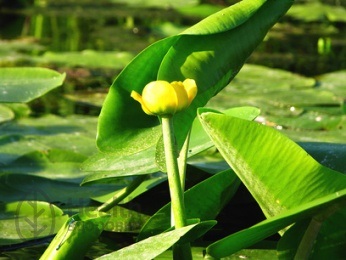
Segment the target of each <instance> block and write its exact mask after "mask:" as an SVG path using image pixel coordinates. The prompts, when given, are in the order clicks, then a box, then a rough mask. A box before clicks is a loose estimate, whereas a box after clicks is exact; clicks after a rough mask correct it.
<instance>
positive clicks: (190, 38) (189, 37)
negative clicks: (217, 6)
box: [97, 0, 291, 155]
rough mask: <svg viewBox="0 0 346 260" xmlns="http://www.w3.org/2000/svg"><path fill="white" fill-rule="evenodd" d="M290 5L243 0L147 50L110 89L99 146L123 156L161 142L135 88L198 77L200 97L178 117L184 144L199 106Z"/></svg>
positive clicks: (179, 138) (178, 131) (233, 72)
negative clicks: (132, 96)
mask: <svg viewBox="0 0 346 260" xmlns="http://www.w3.org/2000/svg"><path fill="white" fill-rule="evenodd" d="M290 5H291V1H272V0H269V1H267V2H266V1H262V0H257V1H241V2H240V3H238V4H236V5H234V6H231V7H229V8H226V9H224V10H222V11H220V12H219V13H216V14H214V15H212V16H210V17H208V18H206V19H205V20H203V21H202V22H200V23H199V24H197V25H195V26H193V27H191V28H190V29H188V30H186V31H185V32H183V33H182V34H180V35H177V36H173V37H170V38H166V39H164V40H161V41H158V42H156V43H154V44H153V45H151V46H150V47H148V48H147V49H145V50H144V51H143V52H141V53H140V54H139V55H138V56H137V57H136V58H135V59H134V60H132V62H131V63H130V64H129V65H128V66H127V67H126V68H125V69H124V70H123V71H122V73H121V74H120V75H119V76H118V77H117V79H116V80H115V81H114V83H113V85H112V87H111V88H110V91H109V94H108V95H107V98H106V100H105V103H104V106H103V108H102V111H101V114H100V120H99V128H98V138H97V145H98V147H99V148H100V149H101V150H102V151H103V152H110V153H115V154H117V155H124V154H131V153H136V152H138V151H140V150H144V149H148V148H149V147H152V146H154V145H156V143H157V141H158V140H159V138H160V136H161V129H160V126H159V121H158V120H157V119H156V118H155V117H150V116H147V115H145V114H144V113H143V111H142V109H141V107H140V105H139V104H138V103H136V101H134V100H133V99H132V98H131V97H130V92H131V91H132V90H135V91H137V92H141V91H142V89H143V88H144V86H145V85H146V84H147V83H148V82H150V81H153V80H157V79H164V80H167V81H174V80H183V79H185V78H193V79H195V80H196V82H197V86H198V94H197V97H196V98H195V100H194V102H193V103H192V105H191V106H190V108H189V109H188V110H186V111H184V112H181V113H178V114H177V115H176V117H175V120H174V122H175V123H174V124H175V129H176V136H177V141H178V144H179V145H181V144H182V143H183V141H184V140H185V137H186V134H187V132H188V131H189V128H190V126H191V124H192V121H193V119H194V118H195V116H196V108H197V107H200V106H203V105H205V104H206V103H207V102H208V100H209V99H210V98H211V97H212V96H214V95H215V94H216V93H218V92H219V91H220V90H221V89H222V88H224V87H225V86H226V85H227V84H228V83H229V81H230V80H231V79H232V78H233V77H234V76H235V75H236V74H237V72H238V71H239V69H240V68H241V66H242V65H243V64H244V62H245V60H246V59H247V58H248V56H249V55H250V54H251V53H252V51H253V50H254V48H255V47H256V46H257V45H258V44H259V43H260V42H261V41H262V39H263V38H264V36H265V35H266V33H267V30H269V28H271V26H272V25H274V24H275V22H276V21H277V20H278V18H279V17H281V16H282V15H283V14H284V13H285V12H286V11H287V9H288V8H289V7H290ZM230 46H231V47H230ZM206 71H208V73H206ZM143 140H146V141H145V142H143Z"/></svg>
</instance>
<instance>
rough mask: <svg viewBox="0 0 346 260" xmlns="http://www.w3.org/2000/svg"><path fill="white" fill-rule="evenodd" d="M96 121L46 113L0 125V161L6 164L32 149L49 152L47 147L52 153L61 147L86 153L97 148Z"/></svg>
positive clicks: (77, 154) (73, 151)
mask: <svg viewBox="0 0 346 260" xmlns="http://www.w3.org/2000/svg"><path fill="white" fill-rule="evenodd" d="M96 123H97V118H96V117H87V116H76V115H75V116H69V117H65V118H63V117H59V116H54V115H46V116H43V117H40V118H22V119H19V120H16V121H13V122H10V123H8V124H6V126H5V125H0V144H1V146H0V160H1V162H2V163H3V164H4V165H8V164H11V163H13V161H15V160H16V159H19V158H20V157H23V156H27V155H29V154H30V153H33V152H34V153H35V152H36V153H43V154H53V153H50V150H55V152H54V154H56V155H57V153H56V152H57V151H58V150H62V151H70V153H72V154H75V155H74V156H73V157H76V156H79V157H80V158H82V157H85V156H90V155H91V154H93V153H95V152H96V151H97V149H96V146H95V133H96ZM60 154H61V155H63V153H62V152H61V153H60ZM70 161H71V160H70ZM12 166H14V167H15V165H12ZM41 169H42V168H41ZM36 170H40V168H39V167H37V168H36ZM66 175H67V174H66ZM74 177H75V176H74Z"/></svg>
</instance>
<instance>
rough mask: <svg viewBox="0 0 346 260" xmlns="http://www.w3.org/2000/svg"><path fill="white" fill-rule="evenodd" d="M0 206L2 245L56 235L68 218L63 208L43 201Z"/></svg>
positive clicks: (28, 201) (23, 201)
mask: <svg viewBox="0 0 346 260" xmlns="http://www.w3.org/2000/svg"><path fill="white" fill-rule="evenodd" d="M2 197H3V196H2ZM0 207H1V210H0V229H1V230H2V232H1V234H0V245H1V246H2V245H13V244H18V243H23V242H25V241H29V240H35V239H39V238H43V237H47V236H51V235H54V234H56V233H57V232H58V230H59V229H60V227H61V226H62V225H63V223H64V222H65V221H66V219H67V218H68V216H67V215H64V213H63V211H62V210H61V209H59V208H58V207H56V206H54V205H52V204H49V203H48V202H43V201H34V200H22V201H15V202H11V203H0Z"/></svg>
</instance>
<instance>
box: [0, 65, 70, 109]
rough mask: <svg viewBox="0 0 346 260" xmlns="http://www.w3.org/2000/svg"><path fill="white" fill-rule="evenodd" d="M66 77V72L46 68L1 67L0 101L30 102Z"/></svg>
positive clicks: (59, 83) (56, 85)
mask: <svg viewBox="0 0 346 260" xmlns="http://www.w3.org/2000/svg"><path fill="white" fill-rule="evenodd" d="M64 79H65V74H60V73H58V72H56V71H53V70H50V69H45V68H28V67H23V68H0V81H1V85H0V94H1V95H0V102H29V101H30V100H33V99H35V98H37V97H39V96H42V95H43V94H45V93H46V92H48V91H50V90H52V89H53V88H56V87H58V86H60V85H61V84H62V83H63V81H64Z"/></svg>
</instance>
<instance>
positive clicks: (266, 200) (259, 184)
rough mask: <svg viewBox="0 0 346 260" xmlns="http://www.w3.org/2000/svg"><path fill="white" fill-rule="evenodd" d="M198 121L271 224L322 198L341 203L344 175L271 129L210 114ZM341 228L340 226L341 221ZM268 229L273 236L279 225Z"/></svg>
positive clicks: (345, 182)
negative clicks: (316, 159)
mask: <svg viewBox="0 0 346 260" xmlns="http://www.w3.org/2000/svg"><path fill="white" fill-rule="evenodd" d="M200 119H201V122H202V125H203V126H204V128H205V129H206V131H207V132H208V134H209V135H210V137H211V139H212V140H213V141H214V143H215V145H216V147H217V148H218V149H219V151H220V153H221V154H222V155H223V157H224V158H225V160H226V161H227V162H228V163H229V164H230V166H231V167H232V168H233V169H234V170H235V172H236V173H237V175H238V176H239V178H240V179H241V180H242V182H243V183H244V184H245V186H246V187H247V188H248V190H249V191H250V193H251V194H252V195H253V197H254V198H255V199H256V201H257V202H258V204H259V205H260V207H261V208H262V210H263V212H264V214H265V215H266V216H267V218H269V219H270V218H273V217H277V216H278V215H279V214H285V213H287V211H288V210H297V208H299V207H300V206H301V205H305V204H307V203H312V201H315V200H318V199H320V198H325V197H328V196H329V197H330V198H333V197H332V196H335V197H336V198H334V199H337V198H338V194H339V191H340V190H343V189H345V187H346V176H345V175H343V174H341V173H339V172H336V171H333V170H331V169H329V168H326V167H324V166H322V165H321V164H319V163H318V162H317V161H315V160H314V159H313V158H312V157H311V156H310V155H309V154H307V153H306V152H305V151H304V150H303V149H302V148H300V147H299V146H298V145H297V144H295V143H294V142H292V141H291V140H290V139H288V138H287V137H285V136H283V135H281V134H280V133H279V132H278V131H276V130H274V129H272V128H269V127H266V126H263V125H261V124H258V123H255V122H250V121H245V120H242V119H239V118H235V117H230V116H226V115H221V114H217V113H210V112H207V113H202V114H201V115H200ZM332 202H333V201H332V199H331V201H330V203H332ZM324 203H327V204H328V203H329V201H326V202H324ZM314 205H315V204H314ZM296 214H297V215H298V217H303V216H304V214H303V212H302V215H301V216H299V210H297V213H296ZM315 214H317V213H316V212H315ZM340 214H343V213H340ZM305 216H306V215H305ZM278 221H279V223H280V220H278ZM334 221H336V219H334ZM288 224H290V223H286V225H288ZM337 224H338V225H342V223H340V222H339V221H337ZM280 225H281V224H280ZM326 225H327V224H326ZM283 227H284V226H281V228H283ZM268 228H269V229H270V230H271V231H273V230H275V225H274V226H273V227H270V225H269V227H268ZM276 228H277V227H276ZM269 229H268V230H269ZM279 230H280V229H277V231H279ZM263 238H264V237H263ZM239 241H240V240H239ZM243 242H244V243H245V241H243ZM220 243H221V242H220ZM239 243H241V242H239ZM247 243H248V242H246V243H245V244H247ZM245 244H244V245H245ZM248 245H249V244H247V246H248ZM238 246H239V245H238ZM239 249H240V248H238V250H239ZM217 251H218V253H220V251H219V250H217Z"/></svg>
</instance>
